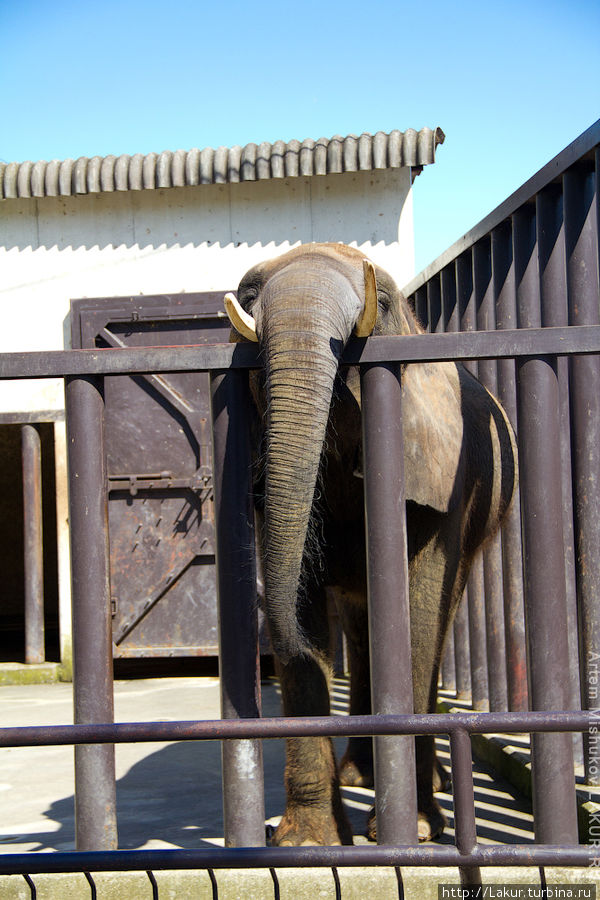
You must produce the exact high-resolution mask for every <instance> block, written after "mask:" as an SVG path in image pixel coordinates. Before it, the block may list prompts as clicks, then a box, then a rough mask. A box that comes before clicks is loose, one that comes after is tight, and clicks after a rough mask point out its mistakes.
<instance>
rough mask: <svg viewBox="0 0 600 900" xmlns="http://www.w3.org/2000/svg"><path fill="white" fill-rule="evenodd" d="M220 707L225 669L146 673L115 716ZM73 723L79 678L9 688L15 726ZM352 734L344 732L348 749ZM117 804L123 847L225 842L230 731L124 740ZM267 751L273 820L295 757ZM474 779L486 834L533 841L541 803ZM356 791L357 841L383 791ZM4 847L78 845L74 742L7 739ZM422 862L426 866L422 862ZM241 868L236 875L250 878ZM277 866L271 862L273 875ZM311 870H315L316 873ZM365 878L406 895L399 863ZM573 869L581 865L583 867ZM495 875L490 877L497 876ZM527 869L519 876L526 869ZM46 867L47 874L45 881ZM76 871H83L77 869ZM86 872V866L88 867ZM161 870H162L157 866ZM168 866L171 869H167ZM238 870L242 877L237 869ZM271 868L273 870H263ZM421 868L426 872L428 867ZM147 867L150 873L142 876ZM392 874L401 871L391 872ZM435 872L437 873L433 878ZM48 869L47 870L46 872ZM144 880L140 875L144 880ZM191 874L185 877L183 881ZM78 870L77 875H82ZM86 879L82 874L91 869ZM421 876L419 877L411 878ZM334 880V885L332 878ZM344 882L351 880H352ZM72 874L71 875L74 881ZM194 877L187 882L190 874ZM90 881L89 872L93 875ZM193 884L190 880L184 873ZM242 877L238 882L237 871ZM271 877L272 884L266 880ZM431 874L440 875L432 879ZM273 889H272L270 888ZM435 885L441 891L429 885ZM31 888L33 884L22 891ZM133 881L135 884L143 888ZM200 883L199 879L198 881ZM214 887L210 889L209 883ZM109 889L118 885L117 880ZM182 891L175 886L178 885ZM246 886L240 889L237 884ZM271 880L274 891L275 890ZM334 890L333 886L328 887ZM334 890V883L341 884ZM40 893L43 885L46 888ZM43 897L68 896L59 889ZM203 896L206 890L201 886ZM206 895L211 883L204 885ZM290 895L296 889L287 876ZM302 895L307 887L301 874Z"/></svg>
mask: <svg viewBox="0 0 600 900" xmlns="http://www.w3.org/2000/svg"><path fill="white" fill-rule="evenodd" d="M347 691H348V687H347V683H346V681H345V680H343V679H339V680H336V682H335V685H334V692H333V706H334V711H335V712H337V713H338V714H340V715H344V714H345V711H346V702H347ZM263 711H264V714H265V715H267V716H269V715H278V714H279V711H280V710H279V698H278V693H277V685H276V682H275V681H274V680H273V679H270V680H267V681H266V682H264V683H263ZM218 716H219V685H218V679H217V678H215V677H202V678H195V677H194V678H192V677H179V678H149V679H140V680H129V681H126V680H123V681H117V682H116V683H115V718H116V721H170V720H187V719H214V718H218ZM70 722H72V686H71V685H70V684H64V683H55V684H34V685H31V684H29V685H18V686H17V685H15V686H6V687H0V727H2V726H9V725H35V724H48V725H50V724H65V723H70ZM342 747H343V741H339V742H338V751H339V750H341V748H342ZM438 751H439V755H440V757H441V759H442V761H443V762H446V763H447V764H449V754H448V747H447V742H445V741H443V740H442V741H440V743H439V747H438ZM115 752H116V770H117V813H118V829H119V846H120V848H122V849H133V848H148V849H150V848H156V847H175V848H176V847H183V848H194V847H199V846H200V847H201V846H203V845H211V844H212V845H215V844H222V843H223V840H222V834H223V817H222V809H221V760H220V746H219V744H218V742H176V743H167V744H153V743H152V744H131V745H117V747H116V751H115ZM264 760H265V796H266V816H267V821H268V822H271V823H272V824H276V822H277V821H278V819H277V817H278V816H279V815H280V814H281V811H282V809H283V805H284V791H283V778H282V776H283V763H284V747H283V742H282V741H276V740H269V741H265V742H264ZM474 780H475V794H476V807H477V828H478V837H479V840H480V841H481V842H483V843H496V842H502V843H507V842H509V843H526V842H530V841H532V840H533V834H532V817H531V810H530V806H529V803H528V801H527V800H525V799H524V798H523V797H522V796H520V795H519V794H517V793H516V791H515V790H514V789H513V788H512V787H511V786H510V785H509V784H508V782H506V781H504V780H503V779H502V778H501V777H499V776H495V775H494V774H493V773H492V771H491V770H490V769H488V768H487V767H486V766H485V765H483V764H479V763H478V762H477V761H475V762H474ZM439 799H440V802H441V804H442V806H443V808H444V810H445V811H446V815H447V818H448V823H449V824H448V828H447V831H446V833H445V834H444V836H443V837H442V839H441V840H442V842H444V843H448V842H452V841H453V818H452V798H451V796H450V795H447V794H440V795H439ZM344 801H345V803H346V806H347V808H348V812H349V815H350V818H351V821H352V824H353V827H354V831H355V835H356V836H357V837H356V841H363V840H365V839H364V837H362V835H363V832H364V828H365V823H366V817H367V814H368V811H369V809H370V807H371V805H372V803H373V794H372V791H369V790H366V789H363V788H353V789H349V788H348V789H344ZM0 803H1V805H0V809H1V815H0V853H13V852H23V851H33V852H39V851H57V850H73V849H74V846H75V845H74V814H73V750H72V748H71V747H41V748H15V749H7V748H3V749H0ZM409 871H412V873H413V875H414V877H417V876H418V872H419V871H420V870H406V873H407V874H408V873H409ZM241 874H245V875H246V874H247V873H237V875H236V876H235V877H236V878H239V877H240V875H241ZM264 874H265V873H263V876H264ZM306 874H307V873H306V872H305V875H306ZM363 874H364V878H367V879H371V880H372V879H373V878H375V879H376V882H377V884H380V885H381V884H382V883H383V882H382V879H384V876H385V878H387V881H386V882H385V885H386V886H385V887H384V888H382V889H381V890H380V889H379V888H377V885H376V884H375V883H374V884H371V882H368V883H367V882H361V883H362V885H363V887H362V888H361V892H360V893H359V894H358V895H357V896H364V893H363V888H364V892H366V893H372V894H373V896H374V897H377V896H380V897H388V896H389V897H393V896H398V893H397V891H398V887H397V881H396V876H395V873H394V872H393V871H392V872H391V873H390V872H387V871H386V872H384V871H383V870H379V871H376V872H371V873H363ZM485 874H486V879H487V880H490V878H491V880H493V881H502V882H504V883H506V881H507V878H506V876H507V875H508V872H504V873H503V874H502V878H500V877H494V876H493V873H491V872H489V870H488V872H487V873H485ZM567 874H568V873H567ZM571 874H573V872H571ZM266 875H267V876H268V877H267V881H266V882H264V877H263V882H264V883H263V882H261V884H262V887H261V886H260V885H259V884H258V882H257V885H258V886H257V887H256V893H255V892H254V888H252V889H250V882H252V883H254V881H256V879H258V881H259V882H260V878H259V875H258V874H257V873H254V874H250V875H248V878H249V879H250V881H248V882H246V883H245V884H246V886H245V887H243V888H240V887H239V885H238V887H232V888H231V891H229V889H226V886H225V881H226V873H223V874H221V875H219V878H222V879H225V881H224V882H223V885H224V886H223V890H222V891H221V892H220V893H219V896H222V897H228V898H229V897H235V896H240V897H244V898H246V897H252V896H256V897H261V898H262V897H263V896H270V897H272V896H273V882H272V879H271V876H270V875H269V874H268V873H266ZM488 876H489V877H488ZM517 876H518V877H517ZM39 877H41V876H36V880H37V879H38V878H39ZM59 877H60V878H62V881H61V882H60V883H61V885H62V887H61V888H60V890H61V891H62V892H63V896H66V895H67V893H66V883H67V882H66V881H65V878H67V876H53V878H54V879H55V880H56V879H57V878H59ZM68 877H69V878H71V881H73V877H72V876H68ZM82 877H83V876H82ZM95 877H97V878H98V879H99V883H100V882H102V883H104V882H103V879H104V880H105V881H106V877H105V876H95ZM113 877H117V878H118V879H119V881H118V883H119V884H120V885H121V889H122V887H123V885H124V881H123V879H124V878H129V879H130V880H131V879H133V881H132V884H133V882H135V883H136V884H137V883H139V884H142V882H143V885H144V888H143V891H142V894H140V896H142V895H143V896H145V895H146V894H145V893H144V891H146V890H150V893H149V894H148V896H149V897H151V896H153V895H152V891H151V884H150V882H149V881H148V878H147V876H146V875H145V873H137V874H135V875H131V876H124V875H121V876H113ZM157 877H158V876H157ZM165 877H166V876H165V875H164V873H163V874H162V875H160V878H161V879H163V880H164V878H165ZM232 877H233V876H232ZM261 877H262V876H261ZM294 877H296V876H294V875H293V873H285V872H282V879H283V881H282V884H283V885H285V884H286V883H287V882H286V879H288V880H289V879H290V878H292V879H293V878H294ZM314 877H315V878H316V882H315V883H316V884H317V885H318V886H319V887H318V891H317V892H316V893H315V887H314V885H313V887H311V888H310V889H309V890H308V894H307V895H310V896H311V897H312V898H315V897H320V896H324V897H325V896H327V897H328V896H332V897H335V896H336V893H335V891H336V887H335V884H334V882H333V880H332V879H331V878H329V879H327V877H326V872H325V871H324V870H320V871H319V872H316V873H315V876H314ZM348 877H349V873H348V872H347V871H346V872H343V871H342V870H340V879H341V882H343V881H344V879H346V880H347V881H348V886H347V888H346V892H345V893H344V891H342V894H341V896H342V897H344V896H346V897H348V898H350V897H352V896H354V893H353V891H354V890H355V889H356V890H358V888H357V885H358V884H359V881H357V879H356V877H354V878H353V879H350V880H348ZM419 877H420V876H419ZM422 877H423V878H425V877H426V882H423V881H419V882H418V883H419V884H420V887H419V888H418V891H417V888H415V891H417V892H416V893H415V894H414V896H421V897H427V896H432V897H433V896H436V897H437V887H436V890H435V892H433V887H434V884H435V885H437V883H438V882H440V881H451V882H455V883H456V882H457V881H458V873H457V872H456V870H455V871H454V872H453V873H444V872H441V871H440V872H437V873H436V872H434V871H432V870H426V873H425V874H423V875H422ZM140 878H142V881H141V882H140ZM174 878H175V880H174V881H173V880H172V881H171V882H170V884H171V885H173V884H176V883H180V881H181V878H183V875H177V876H176V877H175V876H174ZM194 878H195V881H194V884H195V886H196V887H198V884H199V880H198V876H197V875H195V876H194ZM390 878H392V880H391V881H390V880H389V879H390ZM432 878H433V880H432ZM523 878H525V879H526V880H529V881H531V880H532V879H533V880H535V879H537V883H538V884H539V873H538V872H537V870H533V872H532V871H531V870H527V872H524V871H523V870H521V871H518V870H516V869H512V870H511V873H510V880H511V881H522V880H523ZM44 879H45V881H44ZM136 879H137V881H136ZM177 879H179V881H178V880H177ZM384 880H385V879H384ZM75 881H77V879H75ZM80 881H81V879H80ZM409 881H410V879H409ZM329 882H331V884H329ZM341 882H340V883H341ZM42 883H47V884H51V883H52V877H51V876H44V878H42V882H40V885H41V884H42ZM69 883H71V882H69ZM181 883H182V882H181ZM82 884H83V882H82ZM182 884H183V883H182ZM236 884H237V882H236ZM265 884H266V885H267V887H265ZM426 884H427V885H428V887H427V890H425V886H426ZM205 887H206V890H207V891H208V892H209V893H207V894H206V896H207V897H212V896H214V894H213V885H212V884H211V883H210V882H209V881H206V884H205ZM267 888H268V889H267ZM429 888H431V891H432V892H431V893H430V892H429ZM82 889H83V890H84V893H82V894H81V896H82V897H83V896H86V897H88V896H90V893H89V892H90V888H89V885H88V884H87V882H85V884H83V888H82ZM23 890H25V893H22V891H23ZM74 890H75V888H72V889H71V888H69V893H70V894H71V898H72V900H76V898H78V897H79V896H80V895H79V894H78V893H77V891H75V893H73V891H74ZM132 890H133V888H132ZM173 890H174V891H175V892H174V893H173V892H172V891H171V888H170V887H168V886H167V885H166V883H165V886H164V889H163V891H162V892H160V891H159V896H160V897H163V896H165V897H171V896H173V897H175V896H182V897H184V896H185V897H187V896H192V895H191V894H189V885H188V887H187V888H183V886H182V888H181V890H182V891H183V892H182V893H180V892H179V891H178V890H176V889H175V888H173ZM194 890H195V888H194ZM203 890H204V889H203ZM106 891H109V888H108V887H107V888H106ZM169 891H171V892H169ZM236 891H237V893H236ZM265 891H266V893H265ZM323 891H324V892H325V893H323ZM331 891H333V893H331ZM404 891H405V896H407V897H408V896H411V891H410V890H409V883H408V882H406V880H405V884H404ZM37 895H38V896H39V897H41V896H42V894H41V893H40V892H39V891H38V892H37ZM134 895H135V896H137V894H136V893H135V892H134V893H133V894H132V893H131V892H130V889H129V888H128V889H127V892H126V893H121V894H119V893H117V894H115V896H131V897H133V896H134ZM21 896H23V897H27V898H29V897H30V896H31V894H30V888H29V887H28V886H27V885H26V883H25V882H24V880H23V879H22V877H21V876H9V877H4V878H3V879H2V878H0V898H2V900H5V898H6V900H13V898H14V900H17V898H21ZM43 896H48V898H50V897H54V896H57V897H58V896H61V894H60V893H58V894H53V893H52V892H51V891H50V893H48V894H43ZM109 896H112V894H110V893H107V892H105V893H102V892H100V891H97V897H98V898H101V897H106V898H108V897H109ZM194 896H195V894H194ZM198 896H199V897H200V896H204V894H198ZM280 896H281V897H282V898H283V897H284V896H287V895H286V893H285V891H284V889H283V887H281V885H280ZM290 896H295V897H301V896H303V893H302V891H300V889H299V885H298V884H296V886H295V887H294V889H293V892H292V894H290Z"/></svg>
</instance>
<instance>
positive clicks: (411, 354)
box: [0, 325, 600, 380]
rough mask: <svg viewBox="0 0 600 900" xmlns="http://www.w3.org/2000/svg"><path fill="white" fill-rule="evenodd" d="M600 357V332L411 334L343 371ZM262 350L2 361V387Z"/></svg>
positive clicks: (353, 355) (221, 360)
mask: <svg viewBox="0 0 600 900" xmlns="http://www.w3.org/2000/svg"><path fill="white" fill-rule="evenodd" d="M599 352H600V326H598V325H579V326H574V325H569V326H564V327H556V328H520V329H514V330H506V331H475V332H449V333H445V334H410V335H394V336H385V337H384V336H380V337H371V338H368V339H366V340H359V339H353V340H352V341H351V342H350V343H349V344H348V346H347V347H346V349H345V351H344V354H343V357H342V364H346V365H358V364H365V363H378V362H391V361H397V362H404V363H413V362H442V361H445V360H459V359H464V360H472V359H509V358H512V357H522V356H539V355H541V356H547V355H553V356H564V355H568V354H574V353H575V354H588V353H599ZM260 364H261V363H260V350H259V349H258V347H257V346H256V345H254V344H206V345H202V346H179V347H160V348H155V347H135V348H133V347H132V348H127V349H121V348H119V349H108V348H107V349H106V350H45V351H32V352H26V353H25V352H24V353H3V354H1V355H0V380H3V379H12V378H23V379H29V378H62V377H65V376H73V375H140V374H144V373H156V372H209V371H221V370H224V369H251V368H256V367H258V366H259V365H260Z"/></svg>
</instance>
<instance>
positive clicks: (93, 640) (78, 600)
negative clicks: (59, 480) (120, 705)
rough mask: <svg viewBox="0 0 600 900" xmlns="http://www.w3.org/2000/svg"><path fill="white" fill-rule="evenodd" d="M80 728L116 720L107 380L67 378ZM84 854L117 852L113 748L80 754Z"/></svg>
mask: <svg viewBox="0 0 600 900" xmlns="http://www.w3.org/2000/svg"><path fill="white" fill-rule="evenodd" d="M65 393H66V420H67V447H68V461H69V524H70V533H71V577H72V587H73V593H72V596H73V695H74V707H75V708H74V720H75V723H76V724H80V723H81V724H83V723H88V724H92V723H93V724H96V723H101V722H113V721H114V699H113V672H112V634H111V615H110V560H109V549H108V509H107V492H106V486H107V481H106V458H105V452H104V397H103V379H102V378H98V377H86V376H83V377H71V378H67V379H66V385H65ZM75 828H76V844H77V849H78V850H114V849H116V846H117V815H116V786H115V753H114V745H112V744H104V745H103V744H99V745H81V746H78V747H76V748H75Z"/></svg>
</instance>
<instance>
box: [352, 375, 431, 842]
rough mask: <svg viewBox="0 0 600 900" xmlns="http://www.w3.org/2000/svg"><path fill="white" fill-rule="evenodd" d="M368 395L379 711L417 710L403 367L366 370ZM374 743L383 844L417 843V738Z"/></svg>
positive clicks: (370, 557) (372, 614) (374, 677)
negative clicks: (408, 551)
mask: <svg viewBox="0 0 600 900" xmlns="http://www.w3.org/2000/svg"><path fill="white" fill-rule="evenodd" d="M361 397H362V425H363V448H364V460H365V465H364V488H365V514H366V532H367V574H368V589H369V639H370V645H371V693H372V707H373V712H374V713H375V714H386V713H412V712H413V687H412V665H411V643H410V627H409V622H410V610H409V599H408V556H407V544H406V504H405V500H404V454H403V450H402V447H403V444H402V389H401V378H400V365H399V364H398V363H390V364H381V365H372V366H365V367H363V368H362V369H361ZM374 746H375V797H376V803H377V839H378V842H379V843H380V844H415V843H417V794H416V775H415V742H414V737H413V736H412V735H410V736H408V735H404V736H398V737H376V738H375V740H374Z"/></svg>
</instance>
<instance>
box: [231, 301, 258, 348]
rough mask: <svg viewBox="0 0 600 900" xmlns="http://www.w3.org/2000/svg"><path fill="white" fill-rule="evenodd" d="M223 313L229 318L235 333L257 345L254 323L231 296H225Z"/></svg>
mask: <svg viewBox="0 0 600 900" xmlns="http://www.w3.org/2000/svg"><path fill="white" fill-rule="evenodd" d="M225 312H226V313H227V315H228V316H229V321H230V322H231V324H232V325H233V327H234V328H235V330H236V331H239V333H240V334H241V335H242V337H245V338H246V339H247V340H249V341H254V342H255V343H258V335H257V334H256V322H255V321H254V319H253V318H252V316H251V315H249V314H248V313H247V312H245V311H244V310H243V309H242V307H241V306H240V304H239V303H238V301H237V298H236V297H234V295H233V294H225Z"/></svg>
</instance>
